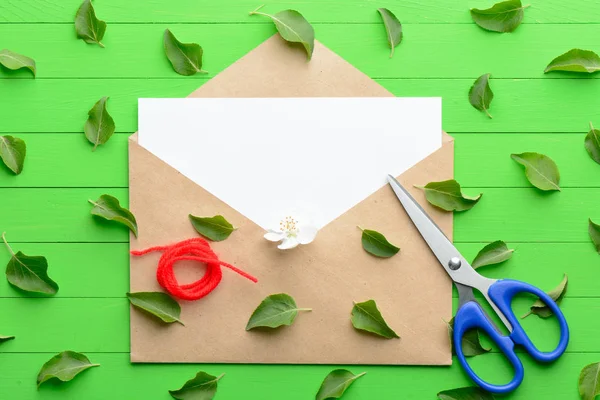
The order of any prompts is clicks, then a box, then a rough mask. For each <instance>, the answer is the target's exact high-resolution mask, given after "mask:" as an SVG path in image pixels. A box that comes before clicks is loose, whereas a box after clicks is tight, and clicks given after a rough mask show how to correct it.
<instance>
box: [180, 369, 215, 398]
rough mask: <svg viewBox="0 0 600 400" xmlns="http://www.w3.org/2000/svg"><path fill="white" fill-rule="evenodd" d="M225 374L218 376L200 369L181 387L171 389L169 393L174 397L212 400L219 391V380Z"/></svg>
mask: <svg viewBox="0 0 600 400" xmlns="http://www.w3.org/2000/svg"><path fill="white" fill-rule="evenodd" d="M223 375H225V374H221V375H220V376H218V377H216V376H212V375H209V374H207V373H206V372H203V371H200V372H198V373H197V374H196V376H195V377H193V378H192V379H190V380H189V381H187V382H186V383H185V384H184V385H183V386H182V387H181V389H177V390H169V393H170V394H171V396H173V398H175V399H179V400H212V399H213V397H215V393H216V392H217V382H218V381H219V379H221V378H222V377H223Z"/></svg>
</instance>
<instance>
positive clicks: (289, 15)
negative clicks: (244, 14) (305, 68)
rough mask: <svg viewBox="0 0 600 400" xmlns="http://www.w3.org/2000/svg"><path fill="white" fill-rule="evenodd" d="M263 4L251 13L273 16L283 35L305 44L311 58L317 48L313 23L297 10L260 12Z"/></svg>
mask: <svg viewBox="0 0 600 400" xmlns="http://www.w3.org/2000/svg"><path fill="white" fill-rule="evenodd" d="M262 7H263V6H260V7H258V8H257V9H256V10H254V11H251V12H250V15H255V14H256V15H263V16H265V17H269V18H271V20H272V21H273V23H274V24H275V27H276V28H277V31H278V32H279V34H280V35H281V37H282V38H283V39H284V40H286V41H288V42H291V43H300V44H302V46H304V49H305V50H306V54H307V56H308V59H309V60H310V59H311V57H312V54H313V50H314V48H315V30H314V29H313V27H312V25H311V24H310V23H309V22H308V21H307V20H306V19H305V18H304V17H303V16H302V14H300V13H299V12H298V11H296V10H283V11H280V12H278V13H276V14H274V15H269V14H265V13H262V12H258V10H260V9H261V8H262Z"/></svg>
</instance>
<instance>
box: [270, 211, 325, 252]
mask: <svg viewBox="0 0 600 400" xmlns="http://www.w3.org/2000/svg"><path fill="white" fill-rule="evenodd" d="M315 236H317V228H316V227H315V226H312V225H308V224H305V225H300V224H299V223H298V221H297V220H296V219H294V218H292V217H285V219H283V220H281V222H280V223H279V230H272V229H269V231H268V232H267V233H265V239H267V240H268V241H271V242H281V243H280V244H279V245H278V246H277V248H279V249H281V250H287V249H293V248H294V247H296V246H298V245H299V244H309V243H310V242H312V241H313V240H315Z"/></svg>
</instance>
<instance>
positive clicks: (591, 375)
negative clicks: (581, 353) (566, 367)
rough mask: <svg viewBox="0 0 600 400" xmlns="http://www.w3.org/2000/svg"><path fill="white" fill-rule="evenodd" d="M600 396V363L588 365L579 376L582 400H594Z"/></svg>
mask: <svg viewBox="0 0 600 400" xmlns="http://www.w3.org/2000/svg"><path fill="white" fill-rule="evenodd" d="M599 394H600V363H593V364H589V365H586V366H585V367H583V369H582V370H581V373H580V374H579V396H581V400H594V399H595V398H596V396H598V395H599Z"/></svg>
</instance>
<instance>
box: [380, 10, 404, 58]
mask: <svg viewBox="0 0 600 400" xmlns="http://www.w3.org/2000/svg"><path fill="white" fill-rule="evenodd" d="M377 11H379V14H380V15H381V19H382V20H383V25H384V26H385V32H386V34H387V41H388V44H389V45H390V48H391V49H392V50H391V52H390V58H392V56H393V55H394V49H395V48H396V46H398V45H399V44H400V42H401V41H402V24H401V23H400V21H398V18H396V16H395V15H394V13H393V12H391V11H390V10H388V9H387V8H378V9H377Z"/></svg>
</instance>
